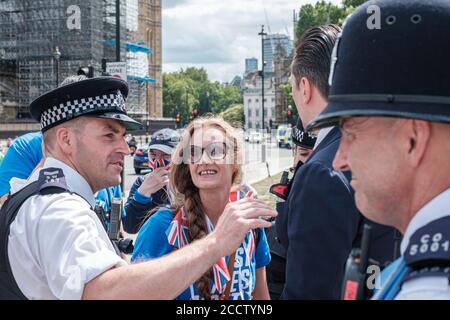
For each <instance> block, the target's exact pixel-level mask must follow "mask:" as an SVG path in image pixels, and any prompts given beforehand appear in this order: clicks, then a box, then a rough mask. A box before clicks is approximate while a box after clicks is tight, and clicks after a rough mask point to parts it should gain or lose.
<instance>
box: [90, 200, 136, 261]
mask: <svg viewBox="0 0 450 320" xmlns="http://www.w3.org/2000/svg"><path fill="white" fill-rule="evenodd" d="M95 212H96V213H97V216H98V217H99V219H100V221H101V223H102V225H103V227H104V228H105V230H106V232H107V234H108V238H109V239H110V240H111V242H112V243H113V246H114V249H115V250H116V252H117V254H119V255H120V253H125V254H131V253H133V249H134V246H133V240H132V239H128V238H123V237H122V236H121V233H120V218H121V213H122V199H121V198H113V199H111V208H110V210H109V211H105V210H104V209H103V207H102V206H98V205H97V206H96V207H95Z"/></svg>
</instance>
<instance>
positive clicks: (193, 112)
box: [192, 109, 198, 119]
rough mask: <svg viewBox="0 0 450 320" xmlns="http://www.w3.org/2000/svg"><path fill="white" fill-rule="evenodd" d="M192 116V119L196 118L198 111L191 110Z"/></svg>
mask: <svg viewBox="0 0 450 320" xmlns="http://www.w3.org/2000/svg"><path fill="white" fill-rule="evenodd" d="M192 115H193V116H194V119H195V118H197V116H198V110H197V109H194V110H192Z"/></svg>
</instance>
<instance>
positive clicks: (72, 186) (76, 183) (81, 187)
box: [28, 157, 95, 208]
mask: <svg viewBox="0 0 450 320" xmlns="http://www.w3.org/2000/svg"><path fill="white" fill-rule="evenodd" d="M52 167H54V168H61V169H62V171H63V172H64V176H65V178H66V183H67V186H68V187H69V190H70V191H72V192H75V193H77V194H78V195H80V196H81V197H82V198H84V199H85V200H86V201H87V202H89V204H90V206H91V207H92V208H95V198H94V193H93V192H92V189H91V187H90V186H89V184H88V183H87V181H86V179H84V178H83V177H82V176H81V175H80V174H79V173H78V172H77V171H75V170H74V169H73V168H72V167H69V166H68V165H67V164H65V163H64V162H62V161H59V160H57V159H55V158H51V157H48V158H47V159H46V160H45V162H44V165H43V166H42V169H44V168H52ZM39 171H40V170H36V171H35V172H34V173H33V174H32V175H31V177H30V178H29V179H28V181H29V182H32V181H36V180H37V179H38V178H39Z"/></svg>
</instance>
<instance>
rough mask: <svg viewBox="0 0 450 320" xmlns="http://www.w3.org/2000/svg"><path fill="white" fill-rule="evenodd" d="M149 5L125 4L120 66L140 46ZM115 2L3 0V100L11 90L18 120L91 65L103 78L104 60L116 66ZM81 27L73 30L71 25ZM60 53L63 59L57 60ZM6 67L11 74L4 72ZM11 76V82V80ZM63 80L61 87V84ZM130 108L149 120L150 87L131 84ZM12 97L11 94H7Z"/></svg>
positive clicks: (0, 55)
mask: <svg viewBox="0 0 450 320" xmlns="http://www.w3.org/2000/svg"><path fill="white" fill-rule="evenodd" d="M145 2H146V1H145V0H121V1H120V5H121V30H120V31H121V32H120V34H121V37H120V38H121V39H120V40H121V54H120V56H121V61H126V60H125V59H127V49H126V48H125V46H124V45H125V44H126V43H134V42H137V41H141V39H140V37H139V36H140V33H139V28H140V25H139V23H140V21H139V12H140V11H139V10H140V6H141V5H142V3H145ZM115 3H116V0H0V28H1V29H0V62H1V64H2V74H0V90H2V91H0V94H1V93H2V92H4V91H5V90H6V89H8V88H9V89H11V88H15V90H14V89H13V92H9V95H10V96H12V97H15V100H16V103H17V109H18V110H17V116H18V117H19V118H23V117H29V110H28V106H29V104H30V103H31V101H33V100H34V99H35V98H37V97H38V96H39V95H41V94H43V93H45V92H47V91H49V90H51V89H53V88H55V87H56V86H57V84H58V83H57V82H59V83H61V82H62V80H63V79H64V78H66V77H68V76H70V75H74V74H76V72H77V70H78V69H79V68H80V67H81V66H88V65H92V66H93V67H94V70H95V75H96V76H97V75H100V74H101V71H102V70H101V62H102V59H103V58H104V59H106V60H107V61H116V52H115V46H111V45H108V43H107V42H108V40H113V39H114V40H115V38H116V20H115ZM74 19H75V20H76V19H78V22H77V23H75V24H71V21H74ZM56 48H58V49H59V51H60V53H61V55H60V57H58V56H57V55H55V51H56ZM4 66H8V68H4ZM8 75H9V78H8ZM57 80H59V81H57ZM128 83H129V86H130V92H129V99H128V103H127V106H128V108H129V109H130V111H131V113H133V114H136V115H145V114H147V113H148V108H147V84H146V83H143V82H141V81H137V80H129V81H128ZM9 91H11V90H9Z"/></svg>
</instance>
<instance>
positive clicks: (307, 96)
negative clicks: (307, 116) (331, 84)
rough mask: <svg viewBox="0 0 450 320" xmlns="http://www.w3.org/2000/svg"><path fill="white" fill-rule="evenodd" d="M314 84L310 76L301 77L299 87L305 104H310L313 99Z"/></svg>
mask: <svg viewBox="0 0 450 320" xmlns="http://www.w3.org/2000/svg"><path fill="white" fill-rule="evenodd" d="M313 86H314V85H313V84H312V83H311V81H309V79H308V78H306V77H302V78H301V79H300V83H299V89H300V95H301V99H302V101H303V104H308V103H309V102H310V101H311V97H312V90H313Z"/></svg>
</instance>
